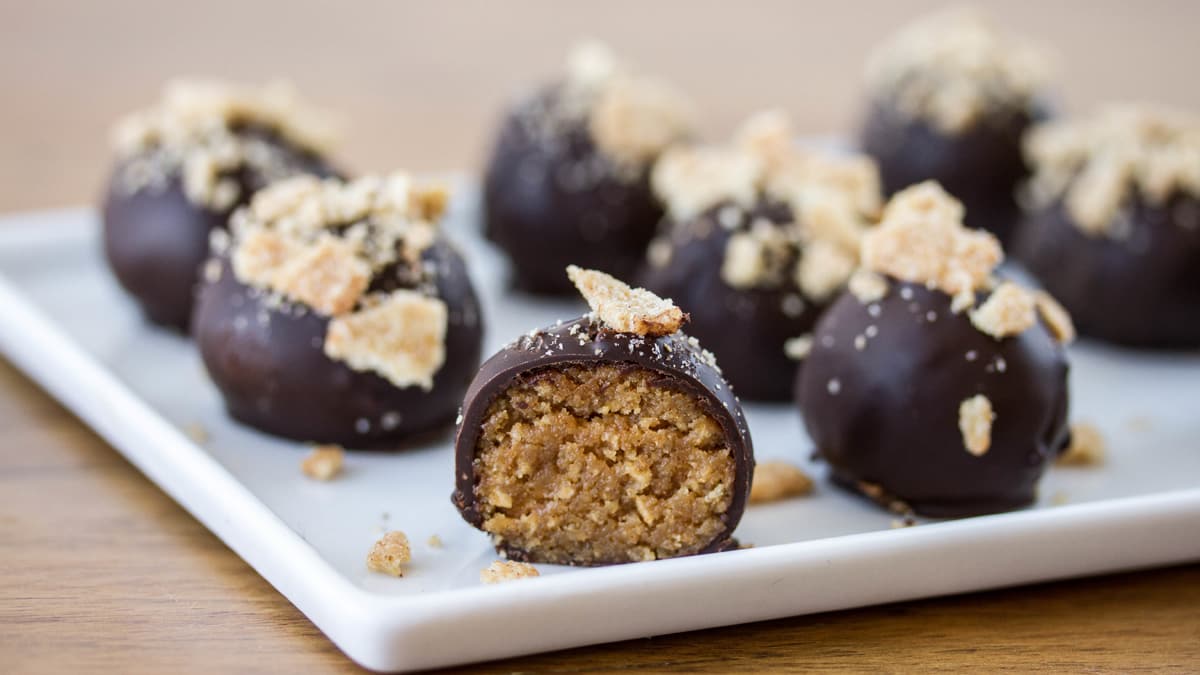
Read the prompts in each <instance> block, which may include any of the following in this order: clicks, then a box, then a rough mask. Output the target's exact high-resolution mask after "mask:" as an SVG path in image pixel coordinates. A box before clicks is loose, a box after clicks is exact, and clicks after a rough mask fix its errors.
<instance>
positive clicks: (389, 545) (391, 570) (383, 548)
mask: <svg viewBox="0 0 1200 675" xmlns="http://www.w3.org/2000/svg"><path fill="white" fill-rule="evenodd" d="M411 560H412V550H411V549H410V548H409V546H408V536H406V535H405V534H404V533H403V532H401V531H399V530H392V531H391V532H388V533H386V534H384V535H383V537H381V538H380V539H379V541H377V542H375V545H374V546H372V547H371V552H370V553H368V554H367V569H369V570H371V571H372V572H379V573H380V574H390V575H392V576H394V577H402V576H404V565H406V564H408V562H409V561H411Z"/></svg>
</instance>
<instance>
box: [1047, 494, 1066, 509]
mask: <svg viewBox="0 0 1200 675" xmlns="http://www.w3.org/2000/svg"><path fill="white" fill-rule="evenodd" d="M1067 501H1068V499H1067V493H1065V492H1055V493H1054V494H1052V495H1050V505H1051V506H1062V505H1063V504H1066V503H1067Z"/></svg>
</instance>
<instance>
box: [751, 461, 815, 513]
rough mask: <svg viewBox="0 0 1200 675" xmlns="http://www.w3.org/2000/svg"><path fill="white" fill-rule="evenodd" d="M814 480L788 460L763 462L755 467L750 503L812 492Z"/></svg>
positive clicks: (776, 499) (800, 495)
mask: <svg viewBox="0 0 1200 675" xmlns="http://www.w3.org/2000/svg"><path fill="white" fill-rule="evenodd" d="M812 490H813V481H812V479H811V478H809V477H808V475H807V474H805V473H804V472H803V471H801V470H800V469H799V467H796V466H795V465H793V464H788V463H787V462H778V461H773V462H763V463H761V464H759V465H758V466H756V467H754V481H753V482H752V483H751V487H750V503H751V504H763V503H766V502H774V501H779V500H781V499H787V498H788V497H803V496H805V495H808V494H811V493H812Z"/></svg>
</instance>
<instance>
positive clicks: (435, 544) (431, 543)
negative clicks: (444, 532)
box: [425, 534, 445, 548]
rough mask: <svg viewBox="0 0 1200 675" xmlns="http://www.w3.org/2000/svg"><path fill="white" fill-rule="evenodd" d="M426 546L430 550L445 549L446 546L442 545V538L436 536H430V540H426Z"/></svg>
mask: <svg viewBox="0 0 1200 675" xmlns="http://www.w3.org/2000/svg"><path fill="white" fill-rule="evenodd" d="M425 545H426V546H428V547H429V548H443V547H444V546H445V544H443V543H442V538H441V537H439V536H437V535H436V534H431V535H429V538H428V539H426V540H425Z"/></svg>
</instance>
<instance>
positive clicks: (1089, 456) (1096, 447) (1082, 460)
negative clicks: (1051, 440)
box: [1058, 422, 1106, 466]
mask: <svg viewBox="0 0 1200 675" xmlns="http://www.w3.org/2000/svg"><path fill="white" fill-rule="evenodd" d="M1105 445H1106V444H1105V442H1104V435H1103V434H1101V433H1100V430H1099V429H1098V428H1096V426H1095V425H1093V424H1088V423H1086V422H1076V423H1075V424H1072V425H1071V444H1070V445H1068V446H1067V449H1066V450H1064V451H1063V454H1061V455H1059V457H1058V464H1059V466H1095V465H1097V464H1103V463H1104V456H1105V454H1106V453H1105Z"/></svg>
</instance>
